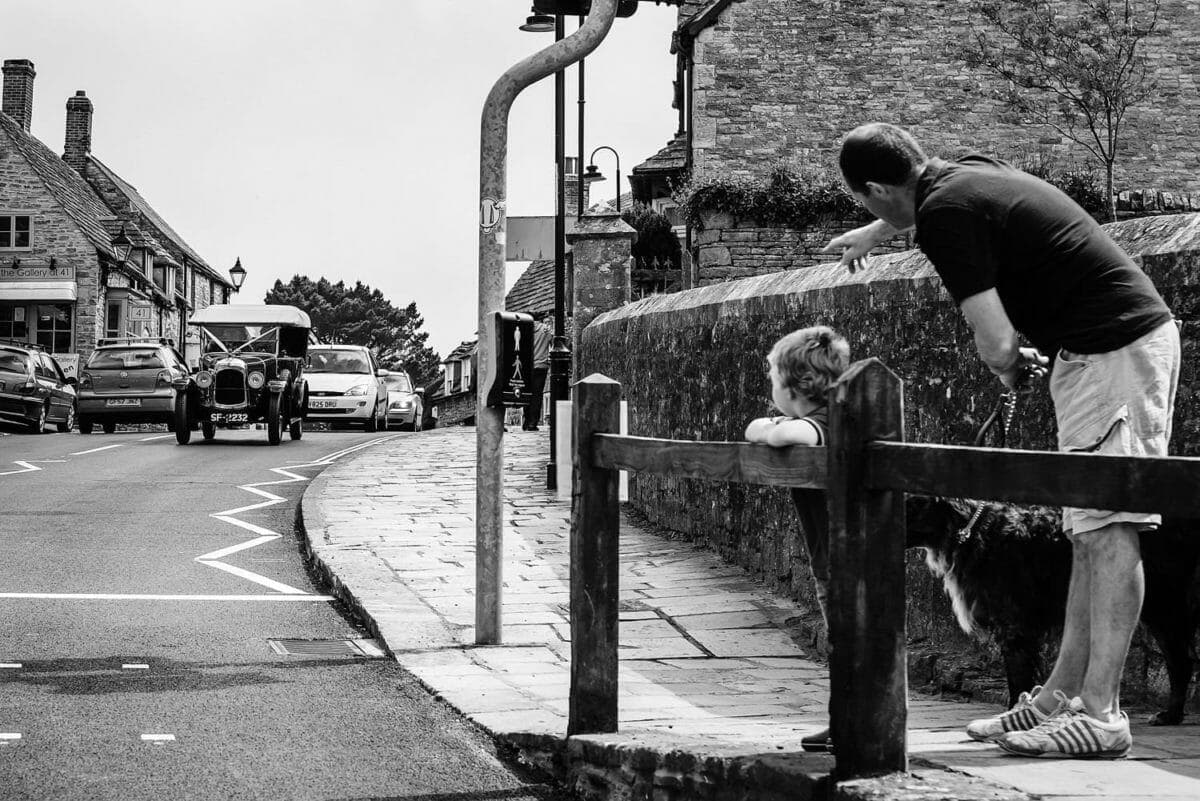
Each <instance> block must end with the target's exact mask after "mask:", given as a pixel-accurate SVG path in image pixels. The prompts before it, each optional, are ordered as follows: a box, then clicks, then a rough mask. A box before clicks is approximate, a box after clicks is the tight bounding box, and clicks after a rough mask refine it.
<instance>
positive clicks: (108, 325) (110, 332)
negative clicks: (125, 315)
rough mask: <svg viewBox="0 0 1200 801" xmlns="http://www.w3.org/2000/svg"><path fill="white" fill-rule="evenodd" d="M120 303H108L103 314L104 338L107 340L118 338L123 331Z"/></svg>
mask: <svg viewBox="0 0 1200 801" xmlns="http://www.w3.org/2000/svg"><path fill="white" fill-rule="evenodd" d="M122 305H123V304H122V303H121V302H120V301H109V303H108V308H107V309H105V314H104V336H106V337H108V338H110V339H111V338H114V337H119V336H121V335H122V332H123V331H124V326H122V325H121V316H122V315H121V307H122Z"/></svg>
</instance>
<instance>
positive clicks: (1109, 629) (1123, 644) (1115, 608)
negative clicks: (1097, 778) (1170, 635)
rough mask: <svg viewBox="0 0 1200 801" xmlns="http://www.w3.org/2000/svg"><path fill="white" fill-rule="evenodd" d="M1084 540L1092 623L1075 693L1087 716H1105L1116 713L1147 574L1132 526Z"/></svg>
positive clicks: (1106, 530)
mask: <svg viewBox="0 0 1200 801" xmlns="http://www.w3.org/2000/svg"><path fill="white" fill-rule="evenodd" d="M1086 540H1087V543H1086V548H1087V550H1088V560H1089V567H1090V576H1089V580H1090V589H1091V620H1092V626H1091V648H1090V650H1089V653H1088V661H1087V671H1086V672H1085V674H1084V678H1083V685H1082V687H1081V688H1080V690H1079V696H1080V697H1081V698H1082V699H1083V703H1084V706H1086V707H1087V710H1088V712H1089V713H1090V714H1091V715H1093V716H1094V717H1096V718H1097V719H1099V720H1102V721H1107V720H1111V719H1112V718H1113V717H1115V716H1116V715H1117V714H1118V713H1119V712H1120V700H1119V699H1120V693H1121V676H1122V674H1123V673H1124V671H1125V658H1126V657H1127V656H1128V654H1129V642H1130V640H1131V639H1132V638H1133V632H1134V629H1135V628H1137V623H1138V617H1139V616H1140V615H1141V611H1142V598H1143V596H1144V594H1145V575H1144V573H1143V572H1142V550H1141V546H1140V544H1139V543H1138V532H1137V527H1136V526H1134V525H1132V524H1129V523H1113V524H1111V525H1108V526H1105V527H1104V528H1102V529H1100V530H1098V531H1095V532H1092V533H1090V534H1088V535H1087V536H1086ZM1079 547H1080V546H1079V545H1078V544H1076V545H1075V548H1076V549H1078V548H1079Z"/></svg>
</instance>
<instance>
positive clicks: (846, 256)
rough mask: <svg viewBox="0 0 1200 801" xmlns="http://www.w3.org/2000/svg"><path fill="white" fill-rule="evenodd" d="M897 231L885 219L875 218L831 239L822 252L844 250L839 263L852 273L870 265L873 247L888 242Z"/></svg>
mask: <svg viewBox="0 0 1200 801" xmlns="http://www.w3.org/2000/svg"><path fill="white" fill-rule="evenodd" d="M896 233H897V231H896V229H895V228H893V227H892V226H890V225H888V224H887V223H886V222H884V221H883V220H875V221H874V222H872V223H869V224H868V225H864V226H862V227H861V228H855V229H854V230H853V231H847V232H846V233H844V234H842V235H841V236H837V237H834V238H833V239H831V240H829V244H828V245H826V246H825V247H823V248H821V252H822V253H837V252H838V251H839V250H840V251H841V252H842V258H841V260H840V261H839V262H838V264H839V265H845V266H846V267H847V268H849V270H850V272H851V274H853V273H854V272H856V271H857V270H860V269H865V268H866V267H868V266H869V255H870V253H871V249H872V248H873V247H875V246H876V245H878V244H879V243H880V242H886V241H887V240H888V239H891V238H892V237H893V236H895V235H896Z"/></svg>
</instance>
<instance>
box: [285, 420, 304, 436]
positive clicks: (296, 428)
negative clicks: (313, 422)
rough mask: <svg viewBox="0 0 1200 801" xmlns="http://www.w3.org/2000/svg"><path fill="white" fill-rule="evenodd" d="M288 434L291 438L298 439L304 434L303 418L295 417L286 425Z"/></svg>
mask: <svg viewBox="0 0 1200 801" xmlns="http://www.w3.org/2000/svg"><path fill="white" fill-rule="evenodd" d="M288 436H289V437H291V438H292V439H293V440H297V439H300V438H301V437H303V436H304V420H303V419H301V418H299V417H297V418H296V419H295V420H293V421H292V422H291V424H290V425H288Z"/></svg>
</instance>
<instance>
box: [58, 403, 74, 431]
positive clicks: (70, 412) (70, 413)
mask: <svg viewBox="0 0 1200 801" xmlns="http://www.w3.org/2000/svg"><path fill="white" fill-rule="evenodd" d="M54 427H55V428H56V429H58V433H60V434H65V433H67V432H68V431H70V430H71V429H72V428H74V427H75V404H73V403H72V404H71V408H70V409H67V419H66V420H63V421H62V422H61V423H55V424H54Z"/></svg>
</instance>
